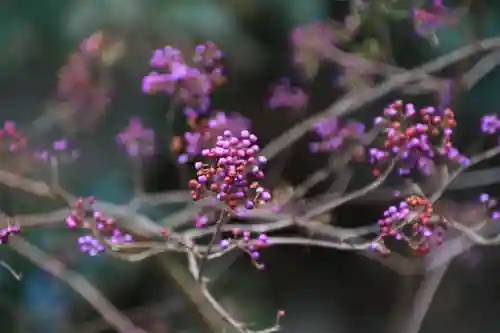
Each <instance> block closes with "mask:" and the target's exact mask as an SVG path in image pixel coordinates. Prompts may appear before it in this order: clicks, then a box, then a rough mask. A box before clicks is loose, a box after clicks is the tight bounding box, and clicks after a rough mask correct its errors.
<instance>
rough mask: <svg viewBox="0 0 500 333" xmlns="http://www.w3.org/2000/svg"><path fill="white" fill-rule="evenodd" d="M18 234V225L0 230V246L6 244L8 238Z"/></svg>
mask: <svg viewBox="0 0 500 333" xmlns="http://www.w3.org/2000/svg"><path fill="white" fill-rule="evenodd" d="M20 232H21V228H20V226H19V225H9V226H7V228H3V229H0V244H7V243H8V242H9V237H10V236H12V235H16V234H19V233H20Z"/></svg>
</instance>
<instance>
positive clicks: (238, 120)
mask: <svg viewBox="0 0 500 333" xmlns="http://www.w3.org/2000/svg"><path fill="white" fill-rule="evenodd" d="M189 124H190V126H191V127H192V128H193V131H191V132H186V133H184V140H183V141H184V149H183V152H182V153H181V154H179V156H178V158H177V161H178V163H180V164H184V163H187V162H188V161H190V160H191V159H192V158H193V157H195V156H199V155H200V154H201V151H202V150H203V149H206V148H209V147H213V145H214V144H215V140H216V138H217V137H218V136H220V135H222V134H223V133H224V131H225V130H226V129H229V130H231V131H234V132H241V131H242V130H244V129H247V128H250V124H251V123H250V121H249V120H248V119H247V118H245V117H243V116H242V115H240V114H238V113H231V114H230V115H226V113H225V112H217V113H216V114H215V116H213V117H211V118H209V119H208V120H202V121H198V122H197V121H196V120H194V119H193V121H189ZM178 148H179V150H180V147H178Z"/></svg>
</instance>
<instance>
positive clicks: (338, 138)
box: [309, 117, 365, 160]
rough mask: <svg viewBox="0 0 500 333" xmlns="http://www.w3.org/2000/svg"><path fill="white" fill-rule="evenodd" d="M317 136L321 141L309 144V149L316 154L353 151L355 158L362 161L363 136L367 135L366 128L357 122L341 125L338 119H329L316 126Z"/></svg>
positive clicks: (363, 151) (363, 152) (363, 153)
mask: <svg viewBox="0 0 500 333" xmlns="http://www.w3.org/2000/svg"><path fill="white" fill-rule="evenodd" d="M315 131H316V134H317V135H318V136H319V137H320V141H317V142H312V143H310V144H309V149H310V150H311V151H312V152H314V153H316V152H332V151H338V150H340V149H344V148H347V149H351V150H352V151H353V152H354V158H355V159H357V160H362V159H363V158H364V155H365V150H364V147H363V145H362V144H361V142H360V139H361V136H362V135H363V134H364V133H365V126H364V125H363V124H362V123H359V122H356V121H348V122H346V123H345V124H339V120H338V118H337V117H329V118H326V119H324V120H322V121H321V122H318V123H317V124H316V126H315Z"/></svg>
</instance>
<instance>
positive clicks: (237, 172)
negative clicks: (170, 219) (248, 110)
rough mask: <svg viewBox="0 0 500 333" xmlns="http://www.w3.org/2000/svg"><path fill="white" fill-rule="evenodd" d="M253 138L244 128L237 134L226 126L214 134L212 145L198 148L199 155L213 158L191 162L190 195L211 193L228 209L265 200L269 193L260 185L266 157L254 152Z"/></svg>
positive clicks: (254, 139) (256, 146)
mask: <svg viewBox="0 0 500 333" xmlns="http://www.w3.org/2000/svg"><path fill="white" fill-rule="evenodd" d="M257 140H258V139H257V136H256V135H254V134H252V133H250V132H249V131H248V130H243V131H241V132H240V133H239V135H234V134H233V133H232V132H231V131H229V130H226V131H225V132H224V133H223V135H221V136H218V137H217V139H216V143H215V147H213V148H211V149H204V150H202V156H203V157H205V158H208V159H211V160H214V161H213V162H212V163H209V164H207V163H204V162H201V161H198V162H196V163H195V168H196V170H197V172H196V175H197V177H196V179H192V180H191V181H189V188H190V189H191V194H192V196H193V199H194V200H199V199H200V198H201V197H203V196H204V195H205V194H207V193H213V194H215V195H216V197H217V199H218V200H219V201H222V202H224V203H226V204H227V206H228V207H229V209H231V210H234V209H236V208H237V207H240V206H243V207H244V208H246V209H253V208H255V207H256V206H257V205H259V204H263V203H266V202H269V201H270V200H271V194H270V193H269V192H268V191H267V190H265V189H264V187H262V186H261V185H260V181H261V180H263V179H264V172H263V171H262V168H261V167H262V166H263V165H264V164H265V163H266V162H267V160H266V158H265V157H264V156H258V155H257V154H258V152H259V151H260V147H259V146H258V145H257Z"/></svg>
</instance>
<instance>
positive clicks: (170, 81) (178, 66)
mask: <svg viewBox="0 0 500 333" xmlns="http://www.w3.org/2000/svg"><path fill="white" fill-rule="evenodd" d="M192 60H193V62H194V66H190V65H188V63H187V62H186V61H185V59H184V56H183V55H182V52H181V51H180V50H178V49H176V48H173V47H171V46H167V47H165V48H163V49H159V50H156V51H155V52H154V53H153V57H152V58H151V66H152V67H154V68H156V69H158V70H162V71H164V72H163V73H159V72H152V73H150V74H149V75H147V76H146V77H145V78H144V80H143V91H144V92H145V93H148V94H155V93H159V92H163V93H166V94H168V95H170V96H173V97H174V98H176V99H177V100H179V101H181V102H182V103H183V104H184V106H185V107H186V108H185V112H186V115H190V114H192V113H193V112H195V113H197V114H205V113H207V112H208V109H209V106H210V94H211V93H212V91H213V90H214V89H215V88H216V87H217V86H219V85H221V84H222V83H223V82H224V80H225V79H224V76H223V73H222V52H221V51H220V50H219V49H218V48H217V46H216V45H215V44H214V43H212V42H207V43H204V44H201V45H198V46H197V47H196V49H195V54H194V56H193V57H192Z"/></svg>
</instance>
